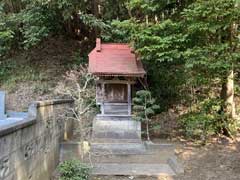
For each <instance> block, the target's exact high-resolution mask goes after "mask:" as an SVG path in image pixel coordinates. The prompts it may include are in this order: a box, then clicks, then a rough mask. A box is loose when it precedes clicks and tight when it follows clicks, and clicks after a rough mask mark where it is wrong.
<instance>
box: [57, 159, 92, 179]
mask: <svg viewBox="0 0 240 180" xmlns="http://www.w3.org/2000/svg"><path fill="white" fill-rule="evenodd" d="M58 170H59V172H60V180H88V179H89V173H90V168H89V167H88V166H86V165H84V164H82V163H80V162H79V161H77V160H69V161H64V162H63V163H61V164H60V165H59V166H58Z"/></svg>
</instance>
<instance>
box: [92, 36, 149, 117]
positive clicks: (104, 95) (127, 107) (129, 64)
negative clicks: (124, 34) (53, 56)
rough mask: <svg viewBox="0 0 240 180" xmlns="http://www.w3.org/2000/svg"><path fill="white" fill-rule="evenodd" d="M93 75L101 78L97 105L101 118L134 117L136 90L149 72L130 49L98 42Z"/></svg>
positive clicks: (97, 90) (121, 44) (97, 91)
mask: <svg viewBox="0 0 240 180" xmlns="http://www.w3.org/2000/svg"><path fill="white" fill-rule="evenodd" d="M89 72H90V73H92V74H94V75H96V76H98V77H99V80H98V81H97V88H96V96H97V97H96V101H97V104H98V105H100V107H101V115H102V116H107V115H119V116H121V115H122V116H124V115H126V116H131V106H132V105H131V94H132V86H133V84H134V83H135V81H136V79H137V78H142V77H144V75H145V74H146V72H145V70H144V69H143V66H142V63H141V61H140V59H138V58H137V56H136V54H135V53H134V52H133V51H132V49H131V48H130V47H129V45H128V44H123V43H101V40H100V39H97V40H96V47H95V48H94V49H93V50H92V51H91V52H90V54H89Z"/></svg>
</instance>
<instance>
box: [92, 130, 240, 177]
mask: <svg viewBox="0 0 240 180" xmlns="http://www.w3.org/2000/svg"><path fill="white" fill-rule="evenodd" d="M174 144H175V145H176V154H177V155H178V157H179V159H180V160H181V162H182V163H183V165H184V170H185V173H184V174H181V175H178V176H176V177H162V176H161V177H134V176H127V177H126V176H97V177H92V180H129V179H134V180H145V179H147V180H239V179H240V135H239V136H238V137H237V138H236V139H235V140H231V139H228V138H224V137H223V138H216V139H212V140H211V141H210V142H209V143H208V144H207V145H205V146H197V145H195V144H193V143H191V142H183V143H174Z"/></svg>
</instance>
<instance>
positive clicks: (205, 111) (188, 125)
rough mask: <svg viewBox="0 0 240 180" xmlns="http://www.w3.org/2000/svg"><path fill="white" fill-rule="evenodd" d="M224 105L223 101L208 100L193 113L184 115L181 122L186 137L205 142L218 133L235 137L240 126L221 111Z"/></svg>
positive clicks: (200, 104) (198, 105) (197, 106)
mask: <svg viewBox="0 0 240 180" xmlns="http://www.w3.org/2000/svg"><path fill="white" fill-rule="evenodd" d="M222 105H223V101H222V100H221V99H206V100H204V101H202V102H200V103H199V104H197V105H196V108H195V109H194V110H193V111H191V112H189V113H187V114H185V115H183V116H182V117H181V119H180V122H181V125H182V127H183V129H184V132H185V134H186V136H187V137H189V138H195V139H201V140H204V141H205V140H206V139H207V138H208V137H209V136H211V135H214V134H218V133H220V134H226V133H227V134H229V135H234V134H235V133H236V132H237V129H238V128H239V124H237V122H236V121H234V120H232V119H228V118H227V117H226V115H225V114H224V113H223V111H222V110H221V108H222Z"/></svg>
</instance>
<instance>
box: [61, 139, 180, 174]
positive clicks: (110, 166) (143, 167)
mask: <svg viewBox="0 0 240 180" xmlns="http://www.w3.org/2000/svg"><path fill="white" fill-rule="evenodd" d="M143 146H144V147H145V151H144V152H140V153H138V152H135V153H129V154H127V153H125V154H124V153H123V154H116V153H111V152H110V151H109V152H100V153H96V152H95V151H94V152H93V151H91V150H90V154H87V155H86V157H85V158H84V162H85V163H87V164H92V166H93V171H92V173H93V174H94V175H145V176H161V175H162V176H175V175H177V174H180V173H183V166H182V165H181V163H179V161H178V159H177V157H176V155H175V153H174V146H173V145H172V144H152V143H151V144H149V143H143ZM79 150H80V144H79V143H77V142H64V143H62V144H61V158H60V160H61V161H64V160H69V159H79V160H80V157H81V152H80V151H79Z"/></svg>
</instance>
